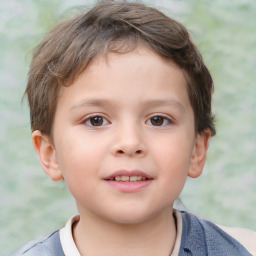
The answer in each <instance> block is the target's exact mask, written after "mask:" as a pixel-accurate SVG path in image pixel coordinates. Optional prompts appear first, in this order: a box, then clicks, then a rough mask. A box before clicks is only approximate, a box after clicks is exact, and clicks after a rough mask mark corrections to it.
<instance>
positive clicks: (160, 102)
mask: <svg viewBox="0 0 256 256" xmlns="http://www.w3.org/2000/svg"><path fill="white" fill-rule="evenodd" d="M144 104H145V106H146V107H159V106H172V107H176V108H178V109H180V110H181V111H182V112H185V107H184V106H183V105H182V104H181V103H180V102H179V101H177V100H174V99H149V100H145V101H144Z"/></svg>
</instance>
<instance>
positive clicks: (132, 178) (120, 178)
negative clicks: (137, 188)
mask: <svg viewBox="0 0 256 256" xmlns="http://www.w3.org/2000/svg"><path fill="white" fill-rule="evenodd" d="M109 180H115V181H120V182H136V181H144V180H148V178H146V177H143V176H124V175H123V176H116V177H113V178H110V179H109Z"/></svg>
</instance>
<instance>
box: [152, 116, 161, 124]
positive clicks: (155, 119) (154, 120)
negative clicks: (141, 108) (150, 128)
mask: <svg viewBox="0 0 256 256" xmlns="http://www.w3.org/2000/svg"><path fill="white" fill-rule="evenodd" d="M150 122H151V124H152V125H155V126H161V125H163V123H164V118H163V117H162V116H154V117H152V118H150Z"/></svg>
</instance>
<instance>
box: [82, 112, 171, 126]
mask: <svg viewBox="0 0 256 256" xmlns="http://www.w3.org/2000/svg"><path fill="white" fill-rule="evenodd" d="M95 118H99V119H101V120H95ZM154 118H160V124H159V125H156V124H153V123H152V121H153V119H154ZM93 119H94V121H96V122H98V121H100V123H99V125H93V124H92V121H93ZM154 121H155V122H158V121H159V120H154ZM161 121H162V123H161ZM171 123H173V122H172V120H171V119H170V118H168V117H166V116H163V115H161V114H156V115H154V116H151V117H150V118H149V119H147V121H146V124H149V125H152V126H156V127H163V126H167V125H170V124H171ZM83 124H86V125H88V126H90V127H101V126H105V125H108V124H110V122H109V121H108V120H107V119H106V118H105V117H104V116H102V115H100V114H95V115H92V116H89V117H87V118H86V119H85V120H84V121H83Z"/></svg>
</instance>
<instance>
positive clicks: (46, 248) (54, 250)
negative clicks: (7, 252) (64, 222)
mask: <svg viewBox="0 0 256 256" xmlns="http://www.w3.org/2000/svg"><path fill="white" fill-rule="evenodd" d="M41 255H42V256H43V255H48V256H55V255H58V256H62V255H63V256H64V253H63V250H62V247H61V243H60V235H59V231H55V232H53V233H51V234H49V235H47V236H44V237H41V238H38V239H36V240H32V241H29V242H28V243H26V244H25V245H24V246H22V247H21V248H20V249H19V250H17V251H16V252H14V253H13V254H12V255H11V256H41Z"/></svg>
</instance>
